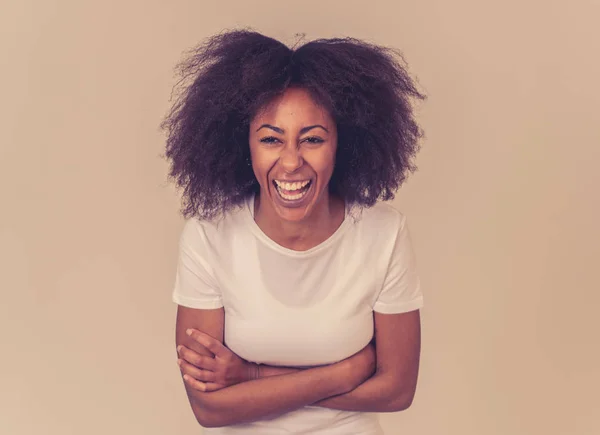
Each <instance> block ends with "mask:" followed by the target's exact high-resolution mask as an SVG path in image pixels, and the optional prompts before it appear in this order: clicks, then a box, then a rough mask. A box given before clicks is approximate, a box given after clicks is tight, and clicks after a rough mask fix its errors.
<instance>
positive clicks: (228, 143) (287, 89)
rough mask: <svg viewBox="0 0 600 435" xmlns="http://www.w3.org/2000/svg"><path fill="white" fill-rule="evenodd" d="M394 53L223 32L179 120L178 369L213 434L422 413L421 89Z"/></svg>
mask: <svg viewBox="0 0 600 435" xmlns="http://www.w3.org/2000/svg"><path fill="white" fill-rule="evenodd" d="M394 54H395V52H394V51H392V50H390V49H387V48H383V47H378V46H375V45H372V44H368V43H366V42H363V41H359V40H356V39H352V38H344V39H329V40H326V39H323V40H316V41H312V42H309V43H306V44H304V45H302V46H301V47H299V48H296V49H290V48H288V47H287V46H286V45H284V44H282V43H281V42H278V41H276V40H274V39H271V38H268V37H266V36H263V35H261V34H259V33H256V32H252V31H246V30H236V31H230V32H225V33H222V34H219V35H216V36H213V37H212V38H209V39H208V40H207V41H206V42H205V43H204V44H202V45H201V46H200V47H199V48H197V49H196V50H194V51H193V52H192V53H191V55H190V56H189V58H188V59H187V61H186V62H185V63H183V64H182V70H181V72H182V74H183V77H184V79H186V78H187V79H191V80H192V81H191V83H190V84H189V85H184V92H183V93H182V94H181V96H180V98H179V100H178V102H177V104H176V105H175V106H174V108H173V110H172V112H171V113H170V115H169V116H168V117H167V119H166V120H165V123H164V127H165V128H166V129H167V131H168V140H167V153H166V155H167V158H168V159H170V163H171V176H172V177H173V178H174V179H175V180H176V182H177V184H178V185H179V186H180V187H182V188H183V190H184V208H183V214H184V216H185V217H186V218H188V219H187V221H186V224H185V227H184V230H183V233H182V236H181V239H180V256H179V263H178V269H177V276H176V283H175V289H174V292H173V300H174V301H175V302H176V303H177V304H178V311H177V324H176V343H177V351H178V363H179V365H180V368H181V372H182V374H183V375H184V385H185V388H186V391H187V395H188V398H189V401H190V405H191V407H192V410H193V412H194V415H195V416H196V418H197V420H198V422H199V423H200V425H202V426H204V427H206V428H211V429H208V430H207V431H206V433H211V434H261V435H269V434H283V433H306V434H344V435H348V434H380V433H381V428H380V426H379V424H378V421H377V417H376V415H377V414H376V413H377V412H393V411H400V410H403V409H406V408H407V407H408V406H410V404H411V402H412V400H413V396H414V393H415V388H416V383H417V374H418V366H419V353H420V317H419V309H420V308H421V306H422V303H423V298H422V294H421V290H420V286H419V278H418V275H417V272H416V269H415V262H414V255H413V251H412V248H411V243H410V236H409V232H408V228H407V225H406V219H405V217H404V216H403V215H402V214H401V213H399V212H397V211H396V210H395V209H393V208H392V207H391V206H389V205H386V204H384V203H382V202H378V200H383V201H385V200H390V199H392V198H393V195H394V192H395V191H396V190H397V188H398V187H399V186H400V185H401V184H402V182H403V181H404V179H405V177H406V176H407V175H408V173H409V172H410V171H413V170H414V165H413V163H412V159H413V157H414V155H415V154H416V151H417V149H418V139H419V138H420V135H421V132H420V129H419V127H418V125H417V124H416V122H415V121H414V118H413V114H412V109H411V101H412V99H413V98H416V99H418V98H423V96H422V95H421V94H420V93H419V92H418V91H417V90H416V88H415V86H414V84H413V82H412V81H411V79H410V77H409V76H408V74H407V73H406V71H405V69H404V67H403V66H402V65H401V64H400V63H399V62H398V61H397V60H396V58H395V57H394Z"/></svg>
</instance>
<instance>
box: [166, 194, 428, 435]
mask: <svg viewBox="0 0 600 435" xmlns="http://www.w3.org/2000/svg"><path fill="white" fill-rule="evenodd" d="M253 211H254V197H250V198H249V199H248V200H247V201H246V203H245V205H244V206H243V207H242V208H241V209H236V210H235V211H232V212H229V213H228V214H227V215H226V216H225V217H223V218H222V219H220V220H216V221H214V222H211V221H201V220H199V219H196V218H192V219H189V220H188V221H187V222H186V224H185V226H184V229H183V232H182V235H181V239H180V255H179V263H178V268H177V275H176V280H175V289H174V292H173V301H174V302H176V303H177V304H179V305H183V306H186V307H190V308H202V309H211V308H220V307H224V310H225V344H226V345H227V347H228V348H229V349H231V350H232V351H233V352H235V353H236V354H237V355H239V356H240V357H241V358H244V359H245V360H247V361H252V362H256V363H262V364H268V365H273V366H289V367H294V366H297V367H305V366H313V365H323V364H331V363H334V362H337V361H340V360H342V359H345V358H347V357H349V356H351V355H353V354H355V353H356V352H358V351H360V350H361V349H362V348H364V347H365V346H366V345H367V344H368V343H369V342H370V341H371V339H372V337H373V332H374V328H373V311H376V312H379V313H388V314H389V313H403V312H408V311H412V310H416V309H419V308H421V307H422V305H423V295H422V293H421V289H420V284H419V277H418V274H417V271H416V265H415V258H414V254H413V250H412V246H411V241H410V235H409V231H408V227H407V225H406V218H405V216H404V215H403V214H401V213H400V212H398V211H397V210H396V209H394V208H393V207H391V206H390V205H387V204H385V203H377V204H376V205H375V206H374V207H372V208H369V209H364V210H363V211H362V213H361V214H360V216H358V217H356V218H355V217H353V216H351V214H350V213H349V210H348V209H347V210H346V217H345V219H344V221H343V222H342V224H341V225H340V227H339V228H338V229H337V231H336V232H335V233H334V234H333V235H331V236H330V237H329V238H328V239H327V240H326V241H324V242H322V243H321V244H319V245H317V246H315V247H313V248H311V249H309V250H307V251H301V252H299V251H293V250H291V249H288V248H285V247H283V246H281V245H279V244H277V243H275V242H274V241H273V240H272V239H270V238H269V237H267V236H266V235H265V234H264V233H263V232H262V230H261V229H260V228H259V227H258V225H257V224H256V222H255V221H254V216H253ZM232 412H235V411H234V410H232ZM205 433H206V434H213V435H214V434H223V435H224V434H226V435H233V434H253V435H254V434H256V435H271V434H273V435H275V434H277V435H279V434H289V433H294V434H297V433H306V434H328V435H337V434H339V435H351V434H357V435H358V434H360V435H375V434H381V433H382V432H381V428H380V426H379V422H378V418H377V414H374V413H361V412H348V411H338V410H331V409H326V408H319V407H313V406H307V407H305V408H302V409H299V410H297V411H293V412H290V413H287V414H285V415H282V416H280V417H277V418H274V419H271V420H264V421H259V422H254V423H249V424H241V425H235V426H229V427H224V428H209V429H205Z"/></svg>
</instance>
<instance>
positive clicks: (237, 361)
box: [177, 329, 257, 392]
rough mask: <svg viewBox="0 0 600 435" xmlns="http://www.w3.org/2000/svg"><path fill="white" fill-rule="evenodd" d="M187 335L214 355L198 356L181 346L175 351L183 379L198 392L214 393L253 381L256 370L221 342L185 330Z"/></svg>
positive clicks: (205, 335) (194, 331)
mask: <svg viewBox="0 0 600 435" xmlns="http://www.w3.org/2000/svg"><path fill="white" fill-rule="evenodd" d="M187 333H188V335H189V336H190V338H192V339H193V340H194V341H196V342H197V343H198V344H200V345H201V346H202V347H204V348H205V349H206V350H208V351H209V352H210V353H212V354H213V355H214V357H210V356H204V355H200V354H199V353H198V352H196V351H194V350H192V349H190V348H188V347H186V346H183V345H180V346H178V347H177V351H178V353H179V360H178V363H179V366H180V368H181V371H182V373H183V375H184V376H183V379H184V381H185V382H186V383H187V384H188V385H189V386H190V387H192V388H194V389H196V390H199V391H207V392H208V391H217V390H220V389H221V388H225V387H229V386H230V385H235V384H239V383H241V382H246V381H249V380H251V379H255V378H256V376H257V372H256V369H257V366H256V365H255V364H251V363H249V362H247V361H245V360H243V359H242V358H240V357H239V356H237V355H236V354H235V353H233V352H232V351H231V350H229V349H228V348H227V347H226V346H225V345H223V344H222V343H221V342H220V341H218V340H215V339H214V338H212V337H211V336H210V335H207V334H205V333H203V332H200V331H198V330H196V329H188V331H187Z"/></svg>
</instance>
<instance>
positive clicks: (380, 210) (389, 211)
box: [355, 202, 406, 233]
mask: <svg viewBox="0 0 600 435" xmlns="http://www.w3.org/2000/svg"><path fill="white" fill-rule="evenodd" d="M355 221H356V224H357V225H358V226H361V227H364V228H367V229H368V228H370V229H372V230H374V231H376V232H378V233H381V232H387V231H390V230H395V231H398V230H400V229H401V228H403V227H404V225H405V222H406V216H405V215H404V214H403V213H402V212H401V211H400V210H398V209H397V208H396V207H394V206H392V205H391V204H389V203H386V202H377V203H376V204H375V205H374V206H372V207H369V208H363V209H362V210H359V211H358V212H357V214H356V219H355Z"/></svg>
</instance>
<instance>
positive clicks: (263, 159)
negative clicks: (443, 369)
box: [176, 88, 420, 426]
mask: <svg viewBox="0 0 600 435" xmlns="http://www.w3.org/2000/svg"><path fill="white" fill-rule="evenodd" d="M249 145H250V153H251V157H252V167H253V170H254V174H255V176H256V179H257V180H258V182H259V184H260V194H259V195H257V197H256V201H255V214H254V216H255V221H256V223H257V224H258V226H259V227H260V228H261V230H262V231H263V232H264V233H265V234H266V235H267V236H268V237H270V238H271V239H272V240H274V241H275V242H276V243H278V244H280V245H281V246H284V247H286V248H288V249H292V250H296V251H304V250H308V249H310V248H312V247H314V246H317V245H319V244H320V243H322V242H323V241H325V240H326V239H328V238H329V237H330V236H331V235H332V234H333V233H334V232H335V231H336V229H337V228H338V227H339V226H340V225H341V223H342V222H343V220H344V202H343V201H342V200H341V199H339V198H336V197H334V196H332V195H330V193H329V189H328V184H329V181H330V179H331V175H332V173H333V169H334V162H335V155H336V152H337V130H336V125H335V122H334V120H333V119H332V117H331V115H330V114H329V113H328V112H327V111H326V110H325V109H323V108H322V107H320V106H319V105H317V104H316V103H315V102H314V101H313V99H312V98H311V97H310V95H309V94H308V93H307V92H306V91H304V90H301V89H293V88H291V89H288V90H287V91H286V93H285V94H284V95H283V96H282V97H280V98H278V99H276V100H274V101H273V102H272V103H271V104H269V105H267V107H265V108H264V110H263V111H261V112H259V113H258V114H257V116H256V117H255V118H254V119H253V120H252V122H251V124H250V144H249ZM286 182H290V183H292V182H294V183H301V184H302V183H306V182H308V183H309V188H308V190H307V192H306V193H305V194H304V196H302V198H301V199H296V200H292V201H288V200H286V199H285V197H284V196H282V195H280V193H279V192H278V190H277V187H276V186H278V185H283V186H287V187H288V188H289V187H290V186H292V187H297V186H298V185H296V186H293V185H291V184H289V185H286V184H285V183H286ZM277 183H279V184H277ZM281 183H284V184H281ZM285 191H287V190H285V189H284V192H285ZM295 192H296V191H294V192H292V191H289V192H288V193H295ZM288 197H290V196H289V195H288ZM374 324H375V337H374V339H375V340H376V342H377V346H376V347H375V346H374V345H373V344H370V345H368V346H367V347H366V348H365V349H363V350H362V351H361V352H359V353H358V354H356V355H354V356H352V357H350V358H348V359H347V360H344V361H342V362H340V363H337V364H332V365H330V366H325V367H319V368H310V369H305V370H300V369H298V368H282V367H265V366H261V369H260V373H258V370H257V367H256V366H255V365H254V364H251V363H248V362H247V361H244V360H243V359H242V358H240V357H239V356H237V355H235V354H234V353H233V352H231V350H229V349H228V348H227V347H226V346H224V345H223V331H224V311H223V308H220V309H215V310H195V309H191V308H185V307H179V310H178V318H177V325H176V330H177V340H176V341H177V345H178V355H179V360H178V362H179V363H180V367H181V371H182V374H183V375H184V382H185V386H186V391H187V392H188V397H189V398H190V403H191V405H192V409H193V410H194V413H195V415H196V417H197V418H198V420H199V421H200V423H201V424H202V425H203V426H211V425H228V424H234V423H237V422H240V421H256V420H260V419H263V418H265V417H267V416H270V415H273V414H274V415H279V414H281V413H284V412H288V411H291V410H293V409H297V408H300V407H302V406H306V405H318V406H323V407H328V408H333V409H342V410H349V411H365V412H366V411H374V412H391V411H399V410H402V409H406V408H407V407H408V406H410V404H411V402H412V399H413V396H414V392H415V389H416V381H417V374H418V367H419V355H420V316H419V311H418V310H416V311H412V312H408V313H402V314H380V313H374ZM188 330H189V331H190V335H188V334H186V331H188ZM257 378H259V379H257ZM267 383H268V385H267ZM265 388H266V389H267V390H265ZM265 391H267V393H266V395H265V396H264V397H263V396H261V394H263V393H264V392H265ZM213 395H214V396H213ZM245 397H252V398H253V400H251V401H249V400H245V399H244V398H245ZM232 407H235V408H236V409H241V410H242V411H240V412H238V413H237V414H236V415H235V416H234V415H231V414H232V413H231V412H230V409H232ZM240 419H241V420H240Z"/></svg>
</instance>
